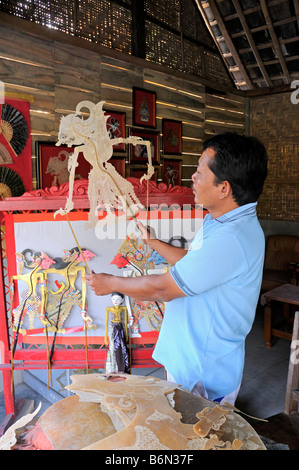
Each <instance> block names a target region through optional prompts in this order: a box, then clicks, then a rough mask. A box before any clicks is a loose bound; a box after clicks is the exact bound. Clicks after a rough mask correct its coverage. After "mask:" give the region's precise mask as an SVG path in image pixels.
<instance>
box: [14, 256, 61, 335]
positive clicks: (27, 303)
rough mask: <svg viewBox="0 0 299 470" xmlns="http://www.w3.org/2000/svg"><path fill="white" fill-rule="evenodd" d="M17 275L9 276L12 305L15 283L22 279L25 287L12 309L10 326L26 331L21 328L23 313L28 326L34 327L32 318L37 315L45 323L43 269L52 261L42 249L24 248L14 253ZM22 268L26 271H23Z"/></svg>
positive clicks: (17, 330)
mask: <svg viewBox="0 0 299 470" xmlns="http://www.w3.org/2000/svg"><path fill="white" fill-rule="evenodd" d="M16 260H17V273H18V274H17V275H15V276H12V277H11V281H10V296H11V306H12V307H13V303H14V302H13V297H14V294H15V287H14V286H15V283H16V282H18V281H24V282H25V284H26V285H27V287H26V289H25V290H23V291H22V292H21V293H20V303H19V304H18V305H17V306H16V307H15V308H13V310H12V328H13V330H14V331H16V332H17V334H18V333H26V330H24V329H23V328H22V324H23V320H24V317H25V315H26V314H27V315H28V318H29V328H30V329H33V328H34V319H35V317H36V316H37V317H38V318H39V319H40V321H41V322H42V323H43V324H44V325H47V324H48V321H47V319H46V315H45V302H46V294H45V289H44V287H45V276H44V270H47V269H49V267H50V266H51V265H52V264H53V263H54V260H53V259H51V258H50V257H49V256H48V255H46V253H44V252H43V251H39V252H35V253H34V252H33V251H32V250H30V249H29V248H28V249H25V250H23V251H22V252H21V253H16ZM24 270H25V271H26V272H24Z"/></svg>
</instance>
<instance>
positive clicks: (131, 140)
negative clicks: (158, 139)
mask: <svg viewBox="0 0 299 470" xmlns="http://www.w3.org/2000/svg"><path fill="white" fill-rule="evenodd" d="M120 143H124V144H132V145H145V146H146V150H147V158H148V163H147V174H146V175H143V176H142V177H141V178H140V183H142V180H144V179H146V180H150V179H151V177H152V176H153V174H154V173H155V168H154V167H153V164H152V150H151V142H150V141H149V140H143V139H142V137H138V136H135V135H131V136H129V137H127V138H126V139H123V138H121V137H118V138H116V139H112V145H117V144H120Z"/></svg>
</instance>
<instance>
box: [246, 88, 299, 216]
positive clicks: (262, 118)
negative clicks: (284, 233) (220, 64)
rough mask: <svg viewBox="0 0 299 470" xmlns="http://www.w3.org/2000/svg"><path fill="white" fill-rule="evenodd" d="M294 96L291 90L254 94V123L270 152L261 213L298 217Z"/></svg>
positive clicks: (298, 146) (297, 138)
mask: <svg viewBox="0 0 299 470" xmlns="http://www.w3.org/2000/svg"><path fill="white" fill-rule="evenodd" d="M290 98H291V94H290V93H280V94H275V95H270V96H264V97H253V98H251V102H250V127H251V134H252V135H255V136H256V137H258V138H259V139H260V140H261V141H262V142H263V144H264V145H265V147H266V149H267V152H268V156H269V164H268V169H269V172H268V177H267V180H266V184H265V188H264V191H263V194H262V196H261V198H260V200H259V204H258V211H259V215H260V217H262V218H271V219H279V220H294V221H298V220H299V184H298V181H299V124H298V105H295V104H292V103H291V99H290Z"/></svg>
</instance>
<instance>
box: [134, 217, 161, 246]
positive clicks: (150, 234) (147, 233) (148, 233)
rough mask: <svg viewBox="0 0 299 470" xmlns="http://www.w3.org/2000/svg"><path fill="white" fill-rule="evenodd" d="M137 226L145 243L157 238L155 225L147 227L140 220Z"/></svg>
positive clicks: (148, 243)
mask: <svg viewBox="0 0 299 470" xmlns="http://www.w3.org/2000/svg"><path fill="white" fill-rule="evenodd" d="M137 226H138V228H139V230H140V232H141V235H140V237H141V240H142V241H143V243H146V244H147V245H150V241H151V240H157V237H156V232H155V230H154V229H153V227H148V228H146V227H145V226H144V225H143V224H142V223H141V222H138V223H137Z"/></svg>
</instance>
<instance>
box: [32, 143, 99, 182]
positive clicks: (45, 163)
mask: <svg viewBox="0 0 299 470" xmlns="http://www.w3.org/2000/svg"><path fill="white" fill-rule="evenodd" d="M73 152H74V150H73V148H72V147H67V146H66V145H60V146H59V147H57V146H56V145H55V142H36V157H37V168H38V169H37V183H38V188H39V189H44V188H50V187H51V186H60V185H61V184H63V183H68V182H69V175H70V173H69V171H68V159H69V156H70V155H71V154H72V153H73ZM90 168H91V167H90V164H89V163H88V162H87V161H86V160H85V158H84V156H83V153H79V156H78V166H77V168H76V171H75V179H87V178H88V174H89V171H90Z"/></svg>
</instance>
